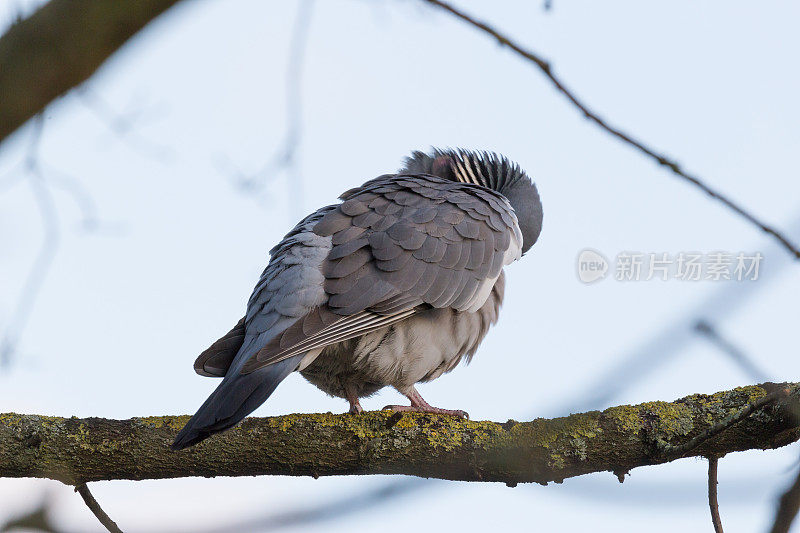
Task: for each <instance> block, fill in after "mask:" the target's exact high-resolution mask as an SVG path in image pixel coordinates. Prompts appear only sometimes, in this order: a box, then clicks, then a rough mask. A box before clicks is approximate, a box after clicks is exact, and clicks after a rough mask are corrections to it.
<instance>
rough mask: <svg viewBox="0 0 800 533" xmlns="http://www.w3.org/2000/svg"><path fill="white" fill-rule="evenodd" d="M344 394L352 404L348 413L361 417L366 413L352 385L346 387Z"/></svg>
mask: <svg viewBox="0 0 800 533" xmlns="http://www.w3.org/2000/svg"><path fill="white" fill-rule="evenodd" d="M344 392H345V395H346V396H347V401H348V402H349V403H350V411H348V412H349V413H350V414H351V415H360V414H361V413H363V412H364V408H363V407H361V403H360V402H359V401H358V395H357V394H356V392H355V391H354V390H353V387H352V386H350V385H345V386H344Z"/></svg>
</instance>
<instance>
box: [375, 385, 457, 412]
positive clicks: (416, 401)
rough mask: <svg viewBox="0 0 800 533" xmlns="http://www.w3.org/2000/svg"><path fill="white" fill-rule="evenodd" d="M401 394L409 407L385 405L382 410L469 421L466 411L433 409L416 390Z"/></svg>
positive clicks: (411, 389) (412, 389)
mask: <svg viewBox="0 0 800 533" xmlns="http://www.w3.org/2000/svg"><path fill="white" fill-rule="evenodd" d="M403 394H404V395H405V396H406V398H408V399H409V400H411V405H387V406H386V407H384V408H383V409H384V410H386V409H391V410H392V411H397V412H408V411H415V412H417V413H434V414H437V415H450V416H457V417H459V418H466V419H467V420H469V413H467V412H466V411H462V410H460V409H442V408H441V407H434V406H432V405H431V404H429V403H428V402H426V401H425V399H424V398H423V397H422V395H421V394H420V393H419V392H417V389H416V388H414V387H411V388H410V389H408V390H407V391H403Z"/></svg>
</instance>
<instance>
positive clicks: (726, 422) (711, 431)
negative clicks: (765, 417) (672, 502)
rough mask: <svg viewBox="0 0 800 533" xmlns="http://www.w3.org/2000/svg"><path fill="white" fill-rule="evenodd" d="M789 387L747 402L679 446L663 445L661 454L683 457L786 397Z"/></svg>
mask: <svg viewBox="0 0 800 533" xmlns="http://www.w3.org/2000/svg"><path fill="white" fill-rule="evenodd" d="M790 392H791V391H790V389H789V388H784V389H780V390H776V391H774V392H771V393H769V394H767V395H766V396H763V397H762V398H760V399H758V400H756V401H755V402H753V403H751V404H748V405H747V407H744V408H742V409H741V410H740V411H737V412H735V413H734V414H732V415H730V416H728V417H726V418H724V419H722V420H721V421H720V422H718V423H716V424H714V425H713V426H711V427H709V428H708V429H706V430H705V431H703V432H701V433H700V434H699V435H696V436H695V437H693V438H692V439H690V440H688V441H686V442H685V443H683V444H681V445H679V446H671V445H665V446H664V447H663V449H662V456H663V457H664V459H665V460H666V461H672V460H674V459H677V458H679V457H683V456H684V455H686V454H687V453H689V452H691V451H693V450H694V449H696V448H697V447H698V446H700V445H702V444H703V443H705V442H706V441H708V440H709V439H711V438H713V437H716V436H717V435H719V434H720V433H722V432H723V431H726V430H727V429H729V428H730V427H731V426H734V425H735V424H737V423H738V422H741V421H742V420H744V419H745V418H747V417H749V416H750V415H751V414H753V413H754V412H756V411H758V410H760V409H762V408H764V407H766V406H768V405H770V404H772V403H775V402H776V401H778V400H781V399H783V398H785V397H787V396H788V395H789V394H790Z"/></svg>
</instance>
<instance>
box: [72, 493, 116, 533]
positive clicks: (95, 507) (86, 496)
mask: <svg viewBox="0 0 800 533" xmlns="http://www.w3.org/2000/svg"><path fill="white" fill-rule="evenodd" d="M75 492H77V493H78V494H80V495H81V498H83V502H84V503H85V504H86V506H87V507H88V508H89V510H90V511H91V512H92V514H93V515H95V516H96V517H97V519H98V520H99V521H100V523H101V524H103V527H104V528H106V529H107V530H108V531H110V532H111V533H122V530H121V529H120V528H119V526H117V523H116V522H114V521H113V520H111V517H110V516H108V515H107V514H106V512H105V511H104V510H103V508H102V507H100V504H99V503H97V500H95V499H94V496H93V495H92V493H91V491H90V490H89V487H88V486H87V485H86V483H81V484H79V485H77V486H76V487H75Z"/></svg>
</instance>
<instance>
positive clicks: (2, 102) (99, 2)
mask: <svg viewBox="0 0 800 533" xmlns="http://www.w3.org/2000/svg"><path fill="white" fill-rule="evenodd" d="M177 1H178V0H114V1H111V2H109V1H108V0H51V1H50V2H48V3H47V4H45V5H44V6H42V7H41V8H39V9H38V10H37V11H36V12H35V13H33V14H32V15H31V16H30V17H28V18H27V19H25V20H21V21H19V22H17V23H15V24H14V25H13V26H11V27H10V28H9V29H8V31H6V33H5V34H4V35H3V36H2V37H0V65H1V66H2V67H1V68H0V142H1V141H2V140H3V139H5V138H6V137H7V136H8V135H10V134H11V133H12V132H13V131H14V130H16V129H17V128H18V127H20V126H21V125H22V124H23V123H25V122H26V121H27V120H28V119H30V118H32V117H33V116H34V115H35V114H36V113H38V112H39V111H41V110H42V109H44V108H45V107H46V106H47V104H49V103H50V102H51V101H53V100H54V99H56V98H57V97H58V96H60V95H62V94H64V93H65V92H67V91H68V90H70V89H72V88H73V87H75V86H77V85H79V84H81V83H83V82H84V81H85V80H87V79H88V78H89V77H90V76H91V75H92V74H93V73H94V71H95V70H97V68H98V67H100V65H102V64H103V62H104V61H105V60H106V59H108V57H109V56H110V55H111V54H113V53H114V52H115V51H116V50H117V49H119V47H121V46H122V45H123V44H125V42H126V41H127V40H128V39H130V38H131V37H132V36H133V35H134V34H136V32H138V31H139V30H140V29H142V28H143V27H144V26H145V25H146V24H147V23H148V22H150V21H151V20H153V19H154V18H155V17H157V16H158V15H160V14H161V13H162V12H164V11H165V10H166V9H167V8H169V7H171V6H172V5H173V4H175V3H176V2H177Z"/></svg>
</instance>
